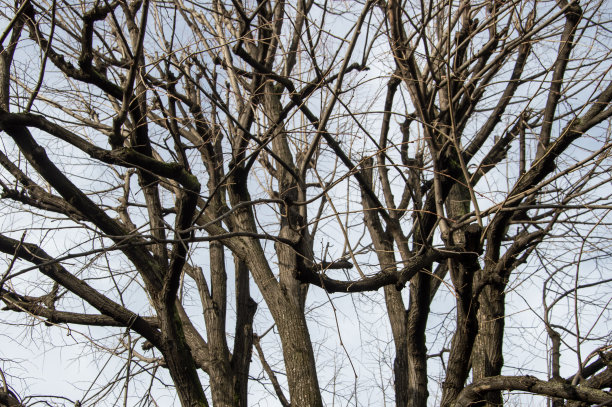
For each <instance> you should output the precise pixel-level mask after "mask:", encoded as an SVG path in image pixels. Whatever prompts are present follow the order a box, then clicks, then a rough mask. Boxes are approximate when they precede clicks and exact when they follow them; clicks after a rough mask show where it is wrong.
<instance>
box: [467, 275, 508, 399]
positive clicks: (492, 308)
mask: <svg viewBox="0 0 612 407" xmlns="http://www.w3.org/2000/svg"><path fill="white" fill-rule="evenodd" d="M504 312H505V294H504V288H503V287H499V286H488V287H486V288H484V290H483V292H482V294H481V295H480V308H479V310H478V326H479V330H478V336H477V337H476V342H475V345H474V350H473V353H472V369H473V376H474V380H477V379H481V378H483V377H489V376H498V375H500V374H501V369H502V366H503V364H504V358H503V356H502V346H503V334H504V322H505V321H504V315H505V314H504ZM501 404H502V394H501V391H490V392H488V393H486V394H485V395H484V396H483V401H482V402H481V403H480V404H478V405H479V406H483V407H484V406H486V407H496V406H500V405H501Z"/></svg>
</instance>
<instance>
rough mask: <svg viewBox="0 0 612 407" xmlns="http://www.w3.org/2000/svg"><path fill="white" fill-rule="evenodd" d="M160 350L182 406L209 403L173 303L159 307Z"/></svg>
mask: <svg viewBox="0 0 612 407" xmlns="http://www.w3.org/2000/svg"><path fill="white" fill-rule="evenodd" d="M158 311H159V312H158V315H159V317H160V318H159V319H160V325H161V332H162V335H163V338H162V341H163V345H162V349H161V351H162V353H163V355H164V360H165V362H166V365H167V366H168V371H169V372H170V376H171V377H172V381H173V383H174V385H175V387H176V392H177V394H178V396H179V400H180V401H181V405H182V406H183V407H204V406H205V407H208V401H207V400H206V395H205V394H204V390H203V388H202V384H201V383H200V378H199V377H198V372H197V370H196V365H195V362H194V361H193V357H192V356H191V352H190V350H189V347H188V346H187V342H186V340H185V335H184V333H183V328H182V324H181V320H180V317H179V313H178V311H177V309H176V306H175V305H174V304H172V305H170V306H167V305H165V304H164V305H163V306H160V307H158Z"/></svg>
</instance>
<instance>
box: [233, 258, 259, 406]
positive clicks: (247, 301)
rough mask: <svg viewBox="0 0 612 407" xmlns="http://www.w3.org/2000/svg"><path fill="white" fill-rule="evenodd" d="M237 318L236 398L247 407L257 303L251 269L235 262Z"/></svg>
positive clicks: (239, 262)
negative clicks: (251, 289) (251, 284)
mask: <svg viewBox="0 0 612 407" xmlns="http://www.w3.org/2000/svg"><path fill="white" fill-rule="evenodd" d="M234 263H235V270H236V271H235V273H236V304H237V311H236V314H237V317H236V329H235V331H234V332H235V336H234V352H233V354H232V361H231V366H232V371H233V374H234V395H235V396H234V397H235V398H236V399H235V404H234V405H236V406H238V407H247V406H248V404H247V389H248V380H249V366H250V364H251V353H252V351H253V317H254V316H255V310H256V309H257V303H256V302H255V301H254V300H253V299H252V298H251V295H250V292H249V269H248V268H247V266H246V263H245V262H243V261H241V260H238V259H236V260H235V262H234Z"/></svg>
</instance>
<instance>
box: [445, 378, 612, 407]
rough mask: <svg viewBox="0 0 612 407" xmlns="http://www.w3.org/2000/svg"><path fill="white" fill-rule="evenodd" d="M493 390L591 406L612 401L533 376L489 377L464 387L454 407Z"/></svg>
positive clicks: (463, 406)
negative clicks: (523, 393) (558, 399)
mask: <svg viewBox="0 0 612 407" xmlns="http://www.w3.org/2000/svg"><path fill="white" fill-rule="evenodd" d="M495 390H498V391H499V390H509V391H514V390H519V391H526V392H528V393H532V394H538V395H542V396H551V397H561V398H564V399H567V400H577V401H583V402H586V403H592V404H595V403H596V404H603V403H607V402H610V401H611V400H612V395H610V394H609V393H607V392H604V391H601V390H597V389H592V388H588V387H583V386H572V385H570V384H567V383H563V382H552V381H551V382H548V381H543V380H540V379H538V378H536V377H533V376H491V377H484V378H482V379H479V380H477V381H476V382H475V383H472V384H470V385H469V386H466V387H465V388H464V389H463V390H462V391H461V393H459V396H458V397H457V401H456V402H455V407H467V406H470V405H472V404H474V403H476V402H477V401H479V400H481V399H482V395H483V394H484V393H486V392H488V391H495Z"/></svg>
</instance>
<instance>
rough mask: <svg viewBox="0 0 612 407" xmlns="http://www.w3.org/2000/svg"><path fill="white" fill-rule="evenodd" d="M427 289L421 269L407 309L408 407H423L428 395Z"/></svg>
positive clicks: (413, 280) (429, 278)
mask: <svg viewBox="0 0 612 407" xmlns="http://www.w3.org/2000/svg"><path fill="white" fill-rule="evenodd" d="M429 271H431V267H430V268H429ZM430 290H431V277H430V276H429V274H426V273H425V272H421V273H418V274H417V275H416V276H414V277H413V278H412V281H411V282H410V307H409V308H408V389H407V394H408V397H409V398H408V403H407V404H406V406H408V407H425V406H427V398H428V397H429V391H428V390H427V346H426V343H425V329H426V327H427V318H428V317H429V295H430Z"/></svg>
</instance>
